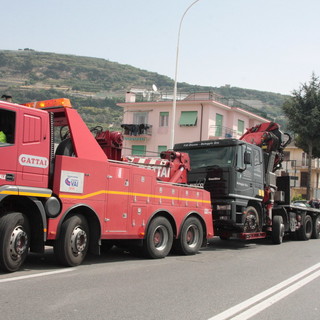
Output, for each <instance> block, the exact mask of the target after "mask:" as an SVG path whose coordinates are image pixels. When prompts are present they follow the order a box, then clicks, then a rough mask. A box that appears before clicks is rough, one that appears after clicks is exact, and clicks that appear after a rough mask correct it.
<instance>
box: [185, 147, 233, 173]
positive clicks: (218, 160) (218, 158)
mask: <svg viewBox="0 0 320 320" xmlns="http://www.w3.org/2000/svg"><path fill="white" fill-rule="evenodd" d="M181 151H183V152H186V153H188V154H189V156H190V165H191V169H199V168H204V167H211V166H214V165H216V166H221V167H231V166H233V165H234V160H235V154H236V147H235V146H231V147H226V146H223V147H222V146H221V147H214V148H201V149H184V150H181Z"/></svg>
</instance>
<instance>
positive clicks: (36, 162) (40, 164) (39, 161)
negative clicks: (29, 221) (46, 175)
mask: <svg viewBox="0 0 320 320" xmlns="http://www.w3.org/2000/svg"><path fill="white" fill-rule="evenodd" d="M19 163H20V165H22V166H26V167H35V168H43V169H45V168H48V165H49V160H48V159H47V158H45V157H38V156H33V155H30V154H20V156H19Z"/></svg>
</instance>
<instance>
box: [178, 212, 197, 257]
mask: <svg viewBox="0 0 320 320" xmlns="http://www.w3.org/2000/svg"><path fill="white" fill-rule="evenodd" d="M202 240H203V228H202V224H201V222H200V221H199V219H198V218H195V217H190V218H188V219H187V220H186V221H185V222H184V224H183V226H182V229H181V233H180V237H179V239H176V240H175V241H174V244H173V247H174V251H175V252H177V253H180V254H184V255H192V254H196V253H197V252H199V250H200V247H201V245H202Z"/></svg>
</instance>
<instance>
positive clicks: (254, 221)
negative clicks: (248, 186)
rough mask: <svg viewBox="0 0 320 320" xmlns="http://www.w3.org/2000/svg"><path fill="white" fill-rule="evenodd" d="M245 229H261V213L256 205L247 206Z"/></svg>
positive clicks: (249, 230) (247, 230)
mask: <svg viewBox="0 0 320 320" xmlns="http://www.w3.org/2000/svg"><path fill="white" fill-rule="evenodd" d="M243 231H244V232H258V231H260V219H259V214H258V211H257V209H256V208H255V207H251V206H249V207H248V208H247V213H246V218H245V222H244V230H243Z"/></svg>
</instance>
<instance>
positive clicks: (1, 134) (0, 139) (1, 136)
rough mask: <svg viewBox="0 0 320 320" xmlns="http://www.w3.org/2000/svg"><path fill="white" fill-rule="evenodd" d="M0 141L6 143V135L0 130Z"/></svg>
mask: <svg viewBox="0 0 320 320" xmlns="http://www.w3.org/2000/svg"><path fill="white" fill-rule="evenodd" d="M0 143H7V136H6V135H5V133H4V132H3V131H0Z"/></svg>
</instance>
